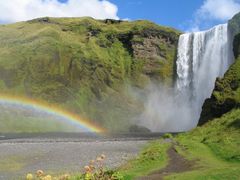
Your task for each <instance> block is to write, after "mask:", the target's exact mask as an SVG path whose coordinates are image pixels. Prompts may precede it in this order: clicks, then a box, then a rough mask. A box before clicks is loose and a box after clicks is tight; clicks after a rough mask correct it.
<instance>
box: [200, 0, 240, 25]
mask: <svg viewBox="0 0 240 180" xmlns="http://www.w3.org/2000/svg"><path fill="white" fill-rule="evenodd" d="M239 11H240V2H239V1H237V0H206V1H205V2H204V4H203V5H202V6H201V8H200V9H199V10H198V12H197V14H198V16H199V17H201V18H205V19H213V20H220V21H226V20H228V19H230V18H232V16H233V15H234V14H236V13H238V12H239Z"/></svg>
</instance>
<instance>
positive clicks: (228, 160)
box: [166, 109, 240, 180]
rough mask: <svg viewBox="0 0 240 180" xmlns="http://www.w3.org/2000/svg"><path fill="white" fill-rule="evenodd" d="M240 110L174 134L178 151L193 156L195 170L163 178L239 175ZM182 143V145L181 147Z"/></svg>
mask: <svg viewBox="0 0 240 180" xmlns="http://www.w3.org/2000/svg"><path fill="white" fill-rule="evenodd" d="M239 134H240V110H239V109H237V110H233V111H231V112H229V113H227V114H225V115H224V116H222V117H221V118H219V119H215V120H213V121H212V122H209V123H207V124H206V125H204V126H203V127H198V128H196V129H195V130H193V131H192V132H189V133H186V134H182V135H180V136H178V137H177V138H176V140H177V141H178V142H179V144H180V147H181V148H179V149H183V150H180V152H181V154H182V155H184V156H185V157H186V158H187V159H191V160H196V170H194V171H190V172H186V173H182V174H176V175H172V176H170V177H168V178H166V179H174V178H177V179H199V180H200V179H201V180H202V179H219V180H220V179H239V178H240V174H239V172H240V139H239ZM182 147H184V148H182Z"/></svg>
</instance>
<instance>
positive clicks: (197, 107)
mask: <svg viewBox="0 0 240 180" xmlns="http://www.w3.org/2000/svg"><path fill="white" fill-rule="evenodd" d="M232 62H233V51H232V37H231V35H230V33H229V31H228V25H227V24H223V25H219V26H216V27H214V28H212V29H210V30H208V31H201V32H195V33H186V34H183V35H181V36H180V39H179V44H178V54H177V61H176V66H177V69H176V74H177V81H176V84H175V86H174V88H169V87H165V86H163V85H161V84H160V85H155V84H153V85H151V86H150V87H149V89H147V91H146V92H147V94H146V97H147V98H146V101H145V102H144V109H145V110H144V111H143V113H142V114H141V115H140V117H139V118H138V119H139V120H138V124H139V125H141V126H144V127H147V128H149V129H150V130H151V131H153V132H179V131H187V130H190V129H192V128H194V127H196V125H197V123H198V120H199V117H200V114H201V111H202V105H203V103H204V101H205V99H206V98H208V97H210V96H211V93H212V90H213V88H214V85H215V81H216V78H217V77H222V76H223V75H224V73H225V72H226V70H227V69H228V68H229V66H230V65H231V64H232Z"/></svg>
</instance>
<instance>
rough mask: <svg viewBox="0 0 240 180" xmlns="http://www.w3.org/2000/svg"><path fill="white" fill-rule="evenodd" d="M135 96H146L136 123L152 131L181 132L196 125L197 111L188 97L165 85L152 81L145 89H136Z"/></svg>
mask: <svg viewBox="0 0 240 180" xmlns="http://www.w3.org/2000/svg"><path fill="white" fill-rule="evenodd" d="M134 93H135V97H144V98H143V99H141V101H142V102H143V111H142V113H141V114H140V115H137V117H136V118H135V121H134V123H135V124H136V125H138V126H143V127H146V128H148V129H149V130H151V131H152V132H181V131H187V130H190V129H191V128H194V127H195V126H196V124H197V123H196V120H194V118H196V112H195V111H194V110H193V109H192V108H191V105H190V102H189V101H188V97H186V95H184V94H183V93H181V92H179V91H177V90H176V89H175V88H170V87H167V86H164V85H157V84H154V83H151V84H150V85H149V86H147V88H145V89H144V90H136V89H135V90H134Z"/></svg>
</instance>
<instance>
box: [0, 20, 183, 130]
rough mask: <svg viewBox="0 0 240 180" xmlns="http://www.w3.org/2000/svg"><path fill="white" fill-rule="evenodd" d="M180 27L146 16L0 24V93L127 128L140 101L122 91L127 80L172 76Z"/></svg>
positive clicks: (167, 80)
mask: <svg viewBox="0 0 240 180" xmlns="http://www.w3.org/2000/svg"><path fill="white" fill-rule="evenodd" d="M179 35H180V32H179V31H176V30H174V29H171V28H167V27H162V26H158V25H156V24H153V23H151V22H148V21H136V22H125V21H115V20H110V19H107V20H104V21H97V20H94V19H92V18H48V17H47V18H39V19H34V20H31V21H27V22H20V23H16V24H11V25H1V26H0V93H6V94H15V95H19V96H27V97H31V98H34V99H41V100H44V101H48V102H50V103H53V104H57V105H58V106H60V107H62V108H65V109H66V110H70V111H72V112H75V113H78V114H81V115H82V116H84V117H86V118H89V119H91V120H93V121H96V122H99V123H100V124H102V125H103V126H105V127H106V128H109V129H113V130H116V129H121V128H124V129H127V128H126V126H127V124H128V119H129V118H130V117H131V116H132V115H133V114H136V113H138V111H140V108H139V107H141V105H139V102H135V101H134V100H133V99H131V97H130V96H129V94H128V93H126V91H125V89H124V88H125V85H126V83H128V84H131V86H138V87H144V86H145V85H146V84H147V83H148V82H149V81H152V80H154V81H161V82H163V83H167V84H171V83H172V81H173V77H174V60H175V52H176V48H177V41H178V37H179ZM130 109H131V111H130ZM126 114H127V115H126Z"/></svg>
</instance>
